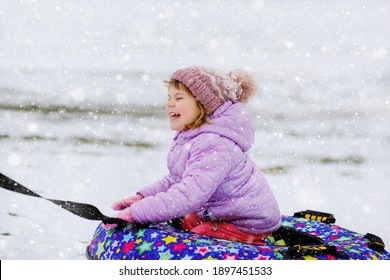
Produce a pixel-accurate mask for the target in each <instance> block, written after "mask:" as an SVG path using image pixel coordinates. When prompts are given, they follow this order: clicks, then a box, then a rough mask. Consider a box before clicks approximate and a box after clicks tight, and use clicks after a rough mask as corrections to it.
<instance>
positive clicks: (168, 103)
mask: <svg viewBox="0 0 390 280" xmlns="http://www.w3.org/2000/svg"><path fill="white" fill-rule="evenodd" d="M174 105H175V103H174V102H173V101H172V100H168V101H167V107H173V106H174Z"/></svg>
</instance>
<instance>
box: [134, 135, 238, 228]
mask: <svg viewBox="0 0 390 280" xmlns="http://www.w3.org/2000/svg"><path fill="white" fill-rule="evenodd" d="M218 138H219V136H218ZM218 138H216V137H212V139H211V141H210V139H199V140H198V141H197V142H196V143H195V144H194V146H193V147H192V149H191V155H190V158H189V159H188V161H187V162H186V169H185V172H184V174H183V178H182V180H181V181H180V182H178V183H175V184H173V185H172V186H171V187H170V188H169V189H168V190H167V191H163V192H159V193H156V194H155V195H153V196H149V197H146V198H144V199H143V200H140V201H138V202H136V203H134V204H132V205H131V207H130V209H131V213H132V215H133V217H134V220H135V221H136V222H139V223H150V222H163V221H167V220H170V219H174V218H178V217H183V216H185V215H187V214H189V213H191V212H194V211H197V210H198V209H199V208H200V207H202V206H203V205H204V204H205V203H206V202H207V201H208V200H209V198H210V197H211V196H212V195H213V193H214V192H215V190H216V189H217V187H218V186H219V185H220V184H221V182H222V181H223V180H224V178H225V177H226V176H227V174H228V173H229V170H230V168H231V153H230V151H229V147H228V146H227V145H226V144H225V143H224V142H223V141H218ZM208 140H209V141H208ZM204 141H207V142H206V143H207V144H204Z"/></svg>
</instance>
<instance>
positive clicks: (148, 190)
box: [137, 174, 175, 197]
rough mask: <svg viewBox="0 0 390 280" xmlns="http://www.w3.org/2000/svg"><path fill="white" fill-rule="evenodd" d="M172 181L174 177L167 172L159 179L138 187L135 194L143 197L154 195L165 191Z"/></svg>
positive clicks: (173, 181)
mask: <svg viewBox="0 0 390 280" xmlns="http://www.w3.org/2000/svg"><path fill="white" fill-rule="evenodd" d="M174 183H175V180H174V178H173V177H172V176H171V175H170V174H168V175H166V176H164V177H163V178H162V179H161V180H158V181H156V182H154V183H153V184H151V185H148V186H146V187H144V188H142V189H140V190H139V191H138V192H137V194H141V195H143V196H144V197H147V196H152V195H156V194H157V193H159V192H166V191H167V190H168V189H169V188H170V187H171V186H172V185H173V184H174Z"/></svg>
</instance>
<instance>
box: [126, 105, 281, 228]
mask: <svg viewBox="0 0 390 280" xmlns="http://www.w3.org/2000/svg"><path fill="white" fill-rule="evenodd" d="M253 142H254V129H253V127H252V123H251V121H250V118H249V115H248V114H247V112H246V110H245V107H244V105H243V104H242V103H240V102H237V103H232V102H231V101H228V102H225V103H224V104H223V105H222V106H221V107H219V108H218V109H217V110H216V111H215V112H214V113H213V115H212V116H211V118H210V124H203V125H202V126H201V127H199V128H195V129H189V130H186V131H182V132H179V133H177V134H176V136H175V138H174V139H173V145H172V148H171V151H170V152H169V154H168V169H169V174H168V175H166V176H165V177H164V178H163V179H162V180H159V181H157V182H155V183H154V184H152V185H149V186H147V187H144V188H143V189H141V190H140V191H139V193H140V194H142V195H143V196H144V197H145V198H144V199H142V200H140V201H138V202H136V203H134V204H132V205H131V206H130V209H131V210H130V211H131V213H132V215H133V218H134V220H135V221H136V222H140V223H149V222H162V221H167V220H170V219H174V218H178V217H183V216H185V215H187V214H189V213H191V212H196V213H197V214H198V215H199V217H200V218H201V219H206V218H205V217H206V216H207V218H209V219H211V220H215V221H227V222H230V223H232V224H234V225H235V226H237V228H239V229H240V230H242V231H244V232H247V233H268V232H272V231H275V230H277V229H278V228H279V227H280V225H281V219H280V212H279V208H278V205H277V202H276V200H275V197H274V195H273V193H272V191H271V190H270V187H269V185H268V183H267V181H266V180H265V178H264V177H263V175H262V174H261V172H260V170H259V169H258V168H257V167H256V165H255V163H254V162H253V161H252V160H251V159H250V158H249V156H248V154H247V153H246V152H247V151H248V150H249V148H250V147H251V146H252V144H253ZM206 210H207V211H206ZM205 212H206V213H205ZM205 214H206V215H205Z"/></svg>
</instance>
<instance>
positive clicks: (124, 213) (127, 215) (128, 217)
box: [103, 208, 135, 230]
mask: <svg viewBox="0 0 390 280" xmlns="http://www.w3.org/2000/svg"><path fill="white" fill-rule="evenodd" d="M115 218H118V219H121V220H124V221H127V222H129V223H134V222H135V221H134V218H133V215H132V214H131V212H130V208H126V209H124V210H121V211H119V212H118V213H117V214H116V215H115ZM116 227H117V224H105V225H103V228H104V229H106V230H109V229H113V228H116Z"/></svg>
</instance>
